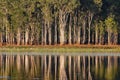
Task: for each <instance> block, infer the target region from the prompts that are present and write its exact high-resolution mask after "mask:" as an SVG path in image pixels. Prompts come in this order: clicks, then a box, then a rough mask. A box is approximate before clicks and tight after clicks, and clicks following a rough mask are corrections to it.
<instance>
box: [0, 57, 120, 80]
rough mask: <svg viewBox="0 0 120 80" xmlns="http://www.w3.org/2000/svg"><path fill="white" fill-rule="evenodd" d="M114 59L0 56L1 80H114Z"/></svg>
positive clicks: (115, 60) (115, 65)
mask: <svg viewBox="0 0 120 80" xmlns="http://www.w3.org/2000/svg"><path fill="white" fill-rule="evenodd" d="M118 61H119V57H118V56H114V57H112V56H107V57H104V56H95V57H91V56H63V55H60V56H47V55H43V56H33V55H0V76H1V78H2V80H8V79H13V80H26V79H27V80H32V79H37V80H118V79H120V77H119V76H118V72H119V71H118V70H119V67H118V66H120V64H119V62H118Z"/></svg>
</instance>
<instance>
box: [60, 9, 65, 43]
mask: <svg viewBox="0 0 120 80" xmlns="http://www.w3.org/2000/svg"><path fill="white" fill-rule="evenodd" d="M66 16H67V15H66V14H64V13H63V11H62V10H60V11H59V27H60V45H63V44H65V26H66V22H67V18H66Z"/></svg>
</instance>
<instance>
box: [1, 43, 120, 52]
mask: <svg viewBox="0 0 120 80" xmlns="http://www.w3.org/2000/svg"><path fill="white" fill-rule="evenodd" d="M0 52H116V53H119V52H120V46H93V45H81V46H77V45H64V46H59V45H57V46H1V47H0Z"/></svg>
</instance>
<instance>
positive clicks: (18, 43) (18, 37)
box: [17, 28, 20, 45]
mask: <svg viewBox="0 0 120 80" xmlns="http://www.w3.org/2000/svg"><path fill="white" fill-rule="evenodd" d="M17 45H20V28H18V29H17Z"/></svg>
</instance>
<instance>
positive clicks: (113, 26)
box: [105, 15, 117, 32]
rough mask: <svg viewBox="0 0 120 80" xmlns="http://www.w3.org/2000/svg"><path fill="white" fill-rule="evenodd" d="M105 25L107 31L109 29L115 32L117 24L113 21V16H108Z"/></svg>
mask: <svg viewBox="0 0 120 80" xmlns="http://www.w3.org/2000/svg"><path fill="white" fill-rule="evenodd" d="M105 25H106V27H107V29H111V30H113V31H116V32H117V22H116V21H115V20H114V15H110V16H108V17H107V19H106V20H105Z"/></svg>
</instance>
